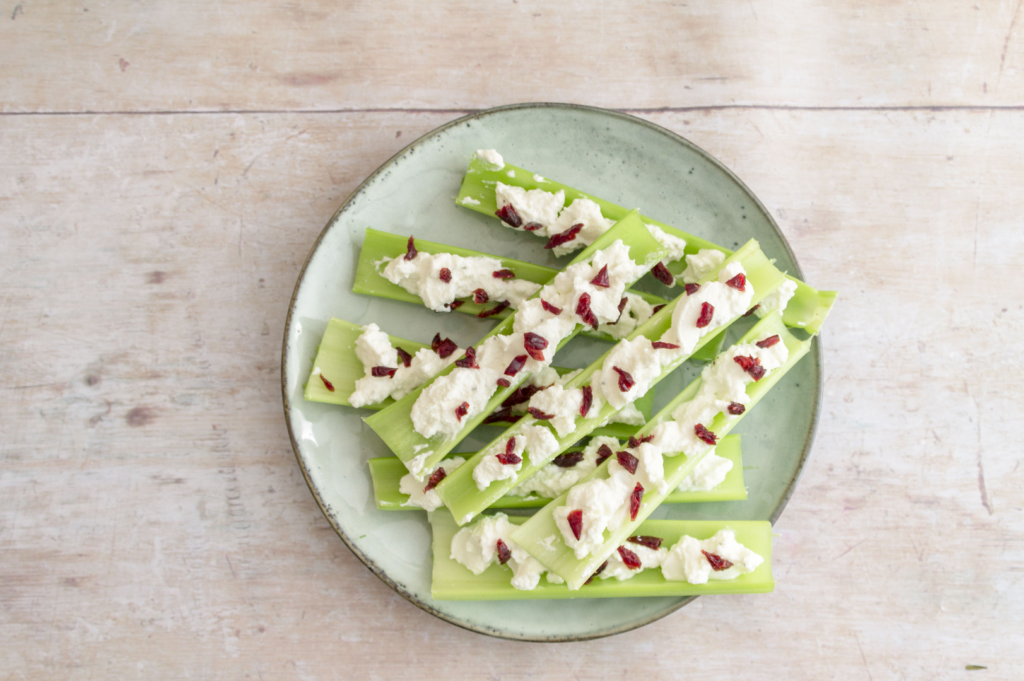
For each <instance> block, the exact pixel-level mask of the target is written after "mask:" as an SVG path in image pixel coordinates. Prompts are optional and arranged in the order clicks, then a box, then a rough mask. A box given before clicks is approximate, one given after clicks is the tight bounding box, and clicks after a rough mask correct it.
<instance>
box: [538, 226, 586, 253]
mask: <svg viewBox="0 0 1024 681" xmlns="http://www.w3.org/2000/svg"><path fill="white" fill-rule="evenodd" d="M582 229H583V223H582V222H581V223H579V224H576V225H573V226H572V227H570V228H569V229H567V230H566V231H564V232H562V233H561V234H555V235H554V236H553V237H551V238H550V239H548V242H547V243H546V244H544V248H547V249H551V248H555V247H557V246H561V245H562V244H564V243H568V242H570V241H572V240H573V239H575V238H576V235H577V234H579V233H580V231H581V230H582Z"/></svg>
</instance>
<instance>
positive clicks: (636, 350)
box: [597, 336, 676, 409]
mask: <svg viewBox="0 0 1024 681" xmlns="http://www.w3.org/2000/svg"><path fill="white" fill-rule="evenodd" d="M675 357H676V354H675V352H674V351H671V350H656V349H654V346H653V345H651V341H650V339H648V338H646V337H644V336H637V337H636V338H634V339H633V340H621V341H619V342H618V343H617V344H616V345H615V347H614V348H612V351H611V352H610V353H608V356H607V357H606V358H605V360H604V363H603V364H602V365H601V370H600V372H598V374H597V376H598V380H599V381H600V385H601V391H600V392H601V394H602V396H603V397H604V399H606V400H607V401H608V403H609V404H610V405H612V406H613V407H615V408H616V409H622V408H623V407H625V406H626V405H627V404H630V403H631V402H634V401H636V400H637V399H638V398H640V397H643V396H644V395H645V394H646V393H647V391H648V390H650V388H651V383H652V382H653V381H654V380H655V379H656V378H658V377H659V376H660V375H661V369H662V360H667V361H666V362H665V363H666V364H668V363H669V362H670V361H671V360H673V359H675ZM616 369H618V371H616ZM619 371H623V372H626V373H627V374H629V377H630V378H632V379H633V386H632V387H630V388H629V390H626V391H623V390H622V388H621V386H620V384H621V385H626V383H622V381H623V380H624V379H623V377H622V375H621V374H620V373H619Z"/></svg>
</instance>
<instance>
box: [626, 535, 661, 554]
mask: <svg viewBox="0 0 1024 681" xmlns="http://www.w3.org/2000/svg"><path fill="white" fill-rule="evenodd" d="M626 541H628V542H630V543H632V544H639V545H640V546H646V547H647V548H649V549H653V550H655V551H657V550H658V549H660V548H661V542H663V541H665V540H664V539H662V538H661V537H652V536H650V535H649V534H638V535H634V536H632V537H630V538H629V539H627V540H626Z"/></svg>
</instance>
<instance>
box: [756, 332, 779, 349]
mask: <svg viewBox="0 0 1024 681" xmlns="http://www.w3.org/2000/svg"><path fill="white" fill-rule="evenodd" d="M780 340H782V339H781V338H779V335H778V334H775V335H774V336H768V337H767V338H765V339H764V340H760V341H757V342H756V343H754V345H756V346H757V347H759V348H770V347H771V346H773V345H775V344H776V343H778V342H779V341H780Z"/></svg>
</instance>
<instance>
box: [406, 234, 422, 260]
mask: <svg viewBox="0 0 1024 681" xmlns="http://www.w3.org/2000/svg"><path fill="white" fill-rule="evenodd" d="M419 254H420V252H419V251H417V250H416V240H415V239H413V238H412V237H409V244H408V246H406V248H405V259H406V260H412V259H413V258H415V257H416V256H417V255H419Z"/></svg>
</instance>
